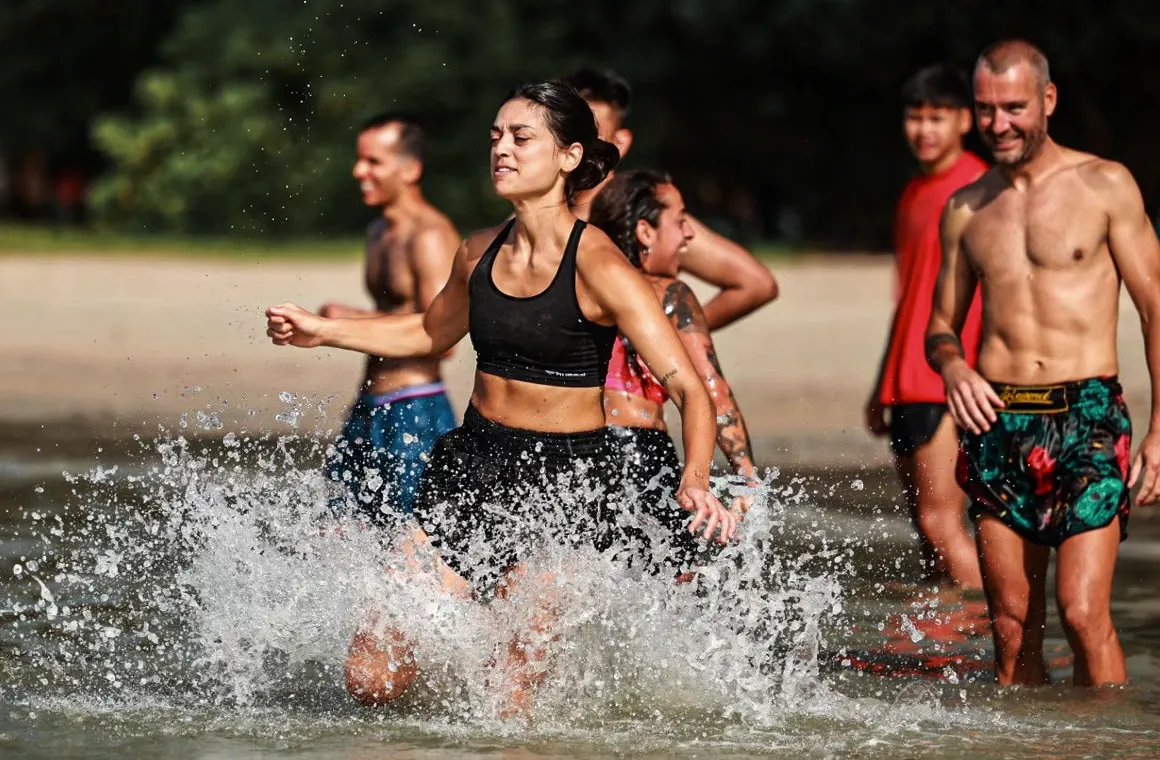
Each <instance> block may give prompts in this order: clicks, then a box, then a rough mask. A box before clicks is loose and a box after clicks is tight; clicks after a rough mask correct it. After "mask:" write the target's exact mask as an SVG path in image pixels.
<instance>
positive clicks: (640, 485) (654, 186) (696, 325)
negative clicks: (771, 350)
mask: <svg viewBox="0 0 1160 760" xmlns="http://www.w3.org/2000/svg"><path fill="white" fill-rule="evenodd" d="M589 221H590V222H591V223H592V225H593V226H594V227H598V228H600V229H601V230H603V231H604V233H605V234H607V235H608V237H609V238H611V239H612V241H613V242H614V243H616V244H617V245H618V246H619V247H620V250H621V251H622V252H623V253H624V255H625V256H626V257H627V258H628V260H629V262H631V263H632V265H633V266H634V267H636V268H637V269H638V270H640V271H641V273H642V274H644V277H645V280H646V281H648V283H649V286H650V289H651V291H652V293H651V294H652V296H653V297H654V298H655V299H656V300H657V301H659V302H660V303H661V305H662V307H663V309H664V312H665V314H667V315H668V318H669V321H670V322H671V323H672V325H673V327H674V328H676V330H677V334H678V335H679V336H680V338H681V342H682V343H683V344H684V346H685V350H686V351H687V352H688V354H689V358H690V359H691V360H692V363H693V366H694V368H695V369H696V371H697V373H698V374H699V375H700V376H701V379H702V380H703V381H704V382H705V386H706V387H707V388H708V389H709V393H710V396H711V397H712V399H713V403H714V407H715V409H716V415H715V416H716V421H717V445H718V447H720V449H721V452H722V453H723V454H725V458H726V459H728V460H729V463H730V465H731V466H732V468H733V470H734V472H736V473H737V474H738V475H740V476H742V477H743V478H744V479H745V481H746V482H747V484H748V485H754V484H755V483H756V477H757V470H756V468H755V467H754V465H753V456H752V450H751V448H750V444H749V431H748V430H747V429H746V426H745V418H744V417H743V416H742V414H741V409H740V407H739V406H738V405H737V400H736V399H735V398H734V397H733V391H732V389H731V388H730V387H729V383H728V382H727V381H726V379H725V375H724V373H722V372H721V365H720V363H719V362H718V361H717V352H716V349H715V348H714V346H713V338H712V337H711V336H710V334H709V325H708V323H707V321H706V319H705V312H704V310H703V309H702V308H701V303H700V301H698V300H697V296H696V295H694V293H693V291H692V289H691V288H689V286H688V285H686V284H685V283H683V282H681V281H680V280H679V279H677V273H678V272H679V271H680V255H681V251H682V249H683V248H684V247H685V246H686V245H687V244H688V242H689V240H691V239H692V237H693V230H692V227H691V226H690V225H689V223H688V221H687V219H686V211H685V203H684V199H683V198H682V197H681V193H680V191H679V190H677V188H676V187H675V186H674V185H673V182H672V179H671V178H669V176H668V175H666V174H662V173H659V172H654V171H648V170H636V171H629V172H618V173H617V174H616V176H615V177H613V178H612V179H611V180H609V181H608V182H607V184H605V186H604V188H603V189H602V190H601V191H600V194H599V195H597V196H596V199H595V200H594V201H593V203H592V211H591V215H590V217H589ZM633 345H634V344H633V342H632V340H631V339H630V338H629V337H627V336H625V335H623V334H622V335H619V336H617V342H616V344H615V345H614V347H613V353H612V361H611V363H610V364H609V367H608V377H607V379H606V381H605V384H604V412H605V419H606V420H607V421H608V425H609V426H610V429H611V431H612V432H613V434H614V437H615V439H616V441H617V442H618V444H619V445H620V447H621V452H622V456H623V458H624V465H625V472H624V487H625V490H626V492H627V496H628V498H629V499H630V500H633V501H635V502H636V503H638V504H640V505H641V506H642V507H643V508H644V509H643V512H645V513H646V514H649V515H651V516H652V517H654V518H655V519H657V520H658V521H659V522H660V523H661V524H662V525H668V526H672V525H675V524H676V523H678V522H679V521H680V520H681V516H680V513H679V512H678V511H677V509H676V508H675V506H674V505H673V503H672V494H673V493H674V492H675V491H676V489H677V487H678V485H679V482H678V479H677V473H679V472H680V469H681V468H680V463H679V461H678V459H677V451H676V448H675V447H674V446H673V439H672V438H671V437H669V434H668V431H667V428H666V426H665V417H664V405H665V402H666V401H667V400H669V393H668V391H667V389H666V388H665V387H664V386H663V385H662V384H660V383H659V382H657V378H656V375H655V374H654V373H653V372H652V371H650V369H649V364H648V362H647V360H643V359H642V357H641V355H640V353H638V352H637V350H636V349H635V348H634V347H633ZM735 506H736V512H737V513H738V516H739V517H740V516H741V515H742V514H743V513H744V511H745V510H746V509H747V508H748V502H747V501H746V500H744V499H739V500H738V501H737V503H736V505H735ZM667 533H668V534H669V535H672V536H673V539H674V542H673V543H672V544H671V545H669V546H664V545H662V546H658V547H655V548H653V549H651V550H649V551H648V556H649V562H650V564H651V565H653V566H654V568H655V567H664V568H666V569H667V570H669V571H670V572H675V573H678V574H680V573H684V572H687V571H689V570H691V569H692V566H693V563H694V560H695V555H696V554H697V549H698V547H697V544H696V542H694V541H690V540H688V537H687V534H684V535H682V534H681V533H680V532H678V531H676V530H673V531H668V532H667ZM662 535H664V533H662Z"/></svg>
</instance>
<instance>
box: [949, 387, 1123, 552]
mask: <svg viewBox="0 0 1160 760" xmlns="http://www.w3.org/2000/svg"><path fill="white" fill-rule="evenodd" d="M993 385H994V388H995V391H996V393H998V394H999V398H1000V399H1002V400H1003V402H1004V403H1005V406H1004V407H1003V408H1002V409H999V410H996V411H997V412H998V417H999V419H998V421H997V422H995V423H994V424H992V425H991V429H990V430H988V431H986V432H984V433H982V434H981V435H975V434H974V433H971V432H969V431H966V430H964V431H962V432H961V434H960V436H959V459H958V468H957V473H956V474H957V479H958V482H959V485H960V486H961V487H962V489H963V490H964V491H965V492H966V493H967V496H968V497H969V498H970V500H971V517H972V519H975V520H978V519H979V517H980V516H981V515H984V514H986V515H991V516H992V517H995V518H997V519H998V520H999V521H1000V522H1002V523H1003V524H1004V525H1006V526H1007V527H1009V528H1011V529H1012V530H1014V531H1015V532H1016V533H1018V534H1020V535H1021V536H1023V538H1025V539H1027V540H1029V541H1033V542H1035V543H1038V544H1046V545H1048V546H1053V547H1058V546H1059V545H1060V544H1062V543H1063V542H1064V541H1065V540H1067V539H1068V538H1070V537H1072V536H1074V535H1076V534H1078V533H1083V532H1085V531H1089V530H1096V529H1097V528H1103V527H1105V526H1106V525H1108V524H1109V523H1111V521H1112V520H1113V519H1115V518H1116V517H1117V516H1119V518H1120V540H1123V539H1125V538H1127V536H1128V532H1127V531H1128V511H1129V509H1130V505H1129V499H1128V485H1127V478H1128V467H1129V460H1130V456H1131V449H1132V422H1131V420H1130V419H1129V417H1128V407H1127V405H1126V404H1124V398H1123V392H1122V390H1121V388H1120V383H1119V382H1118V380H1117V379H1116V378H1115V377H1097V378H1091V379H1088V380H1079V381H1076V382H1069V383H1059V384H1056V385H1043V386H1026V385H1006V384H1001V383H1000V384H993Z"/></svg>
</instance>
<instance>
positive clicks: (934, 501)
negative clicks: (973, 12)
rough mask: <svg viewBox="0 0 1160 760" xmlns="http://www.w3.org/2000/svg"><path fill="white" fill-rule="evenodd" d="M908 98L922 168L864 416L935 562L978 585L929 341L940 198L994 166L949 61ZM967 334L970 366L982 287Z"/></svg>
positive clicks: (903, 224)
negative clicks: (882, 439)
mask: <svg viewBox="0 0 1160 760" xmlns="http://www.w3.org/2000/svg"><path fill="white" fill-rule="evenodd" d="M902 101H903V103H902V104H903V109H904V115H903V126H904V132H905V135H906V141H907V143H908V144H909V146H910V149H911V151H912V152H913V153H914V156H915V158H916V159H917V160H918V164H919V168H920V170H921V172H920V174H919V175H918V176H916V177H915V178H914V179H912V180H911V181H910V183H909V184H907V186H906V189H905V190H904V191H903V193H902V197H901V199H900V200H899V203H898V208H897V212H896V215H895V221H894V241H895V245H894V248H895V263H896V264H897V273H898V280H897V284H896V287H897V288H898V290H897V299H898V305H897V307H896V310H895V312H894V321H893V323H892V326H891V330H890V337H889V339H888V341H887V344H886V352H885V354H884V356H883V357H882V365H881V367H880V369H879V373H878V380H877V381H876V383H875V385H874V389H873V391H872V392H871V394H870V399H869V400H868V401H867V403H866V424H867V427H868V428H869V429H870V432H871V433H872V434H873V435H876V436H886V435H889V436H890V445H891V448H892V449H893V451H894V458H895V466H896V468H897V471H898V475H899V479H900V480H901V481H902V488H903V491H904V492H905V494H906V500H907V504H908V506H909V507H910V509H911V514H912V515H913V516H914V521H915V523H916V525H917V527H918V532H919V536H920V537H921V540H922V544H923V551H924V554H925V555H926V557H927V560H928V562H929V563H930V564H931V565H933V568H932V569H933V570H934V571H935V573H936V574H938V575H941V576H943V577H947V578H949V580H951V581H952V582H953V583H955V584H957V585H959V586H962V587H964V588H980V587H981V586H982V579H981V577H980V575H979V561H978V558H977V556H976V552H975V545H974V541H973V540H972V539H971V536H970V534H969V533H968V532H967V529H966V525H965V522H964V504H965V496H964V494H963V492H962V490H961V489H960V488H959V486H958V484H957V483H956V481H955V460H956V457H957V455H958V431H957V430H956V428H955V423H954V421H953V420H952V419H951V417H950V415H949V414H948V413H947V407H946V394H945V391H944V386H943V382H942V378H940V377H939V376H938V374H936V373H935V372H934V370H932V369H930V367H929V366H928V365H927V362H926V356H925V353H924V340H925V338H926V325H927V322H928V321H929V319H930V311H931V301H932V298H933V294H934V286H935V280H936V279H937V278H938V271H939V265H940V263H941V260H942V252H941V249H940V247H939V220H940V219H941V217H942V211H943V207H944V206H945V205H946V203H947V200H948V199H949V198H950V196H951V194H953V193H954V192H955V191H956V190H958V189H959V188H961V187H963V186H964V185H968V184H970V183H971V182H974V181H975V180H976V179H977V178H978V177H979V176H980V175H981V174H982V173H983V172H984V171H985V170H986V168H987V167H986V164H985V163H984V162H983V161H982V159H980V158H979V157H978V156H976V155H974V154H973V153H970V152H969V151H967V150H965V149H964V148H963V138H964V136H965V135H966V134H967V133H968V132H969V131H970V129H971V110H970V109H971V95H970V89H969V87H968V85H967V82H966V79H965V77H963V75H962V74H960V73H958V72H957V71H954V70H953V69H950V68H947V67H945V66H932V67H929V68H925V69H923V70H921V71H919V72H918V73H917V74H915V75H914V76H913V77H911V78H910V79H909V80H908V81H907V82H906V84H905V85H904V86H903V89H902ZM962 343H963V347H964V350H965V351H966V353H967V357H968V361H969V362H971V363H972V365H973V364H974V361H975V354H976V352H977V350H978V343H979V296H978V293H976V294H975V299H974V302H973V303H972V305H971V310H970V313H969V314H968V316H967V322H966V325H965V327H964V328H963V335H962ZM888 415H889V419H888Z"/></svg>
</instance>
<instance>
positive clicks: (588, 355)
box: [468, 219, 616, 388]
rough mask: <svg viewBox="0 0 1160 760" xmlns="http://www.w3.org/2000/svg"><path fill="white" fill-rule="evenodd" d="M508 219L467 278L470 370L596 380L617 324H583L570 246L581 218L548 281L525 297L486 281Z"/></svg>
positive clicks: (600, 379)
mask: <svg viewBox="0 0 1160 760" xmlns="http://www.w3.org/2000/svg"><path fill="white" fill-rule="evenodd" d="M514 224H515V219H512V220H511V221H510V222H508V223H507V225H505V226H504V228H503V231H502V232H500V233H499V235H498V236H497V237H496V239H495V240H494V241H492V244H491V245H490V246H488V249H487V251H486V252H485V253H484V254H483V258H481V259H480V260H479V263H478V264H476V266H475V271H474V272H472V273H471V279H470V281H469V282H468V292H469V293H470V298H471V308H470V312H469V320H470V321H469V323H468V324H469V330H470V334H471V343H472V346H473V347H474V348H475V354H476V366H477V368H478V369H479V371H480V372H486V373H487V374H489V375H495V376H496V377H503V378H507V379H509V380H522V381H523V382H526V383H536V384H538V385H554V386H563V387H567V388H593V387H599V386H602V385H603V384H604V378H605V375H607V373H608V360H609V359H610V358H611V356H612V343H613V341H614V340H615V339H616V327H615V326H609V327H605V326H603V325H598V324H596V323H595V322H590V321H589V320H588V319H586V318H585V317H584V314H583V312H581V311H580V304H579V303H578V302H577V300H576V248H577V247H578V246H579V244H580V235H581V233H582V232H583V231H584V228H585V227H586V226H587V225H586V223H585V222H583V221H580V220H576V224H575V226H573V227H572V234H571V235H570V236H569V238H568V245H567V247H566V248H565V249H564V257H563V258H562V259H561V260H560V268H559V269H557V270H556V276H555V277H554V278H553V279H552V282H551V284H550V285H548V287H547V288H546V289H545V290H544V291H543V292H541V293H539V294H537V295H534V296H529V297H527V298H518V297H516V296H510V295H508V294H506V293H503V292H502V291H500V289H499V288H497V287H496V285H495V281H494V280H493V279H492V268H493V266H494V264H495V257H496V256H497V255H498V254H499V249H500V248H501V247H502V246H503V243H504V241H505V240H507V236H508V234H509V233H510V232H511V229H512V225H514Z"/></svg>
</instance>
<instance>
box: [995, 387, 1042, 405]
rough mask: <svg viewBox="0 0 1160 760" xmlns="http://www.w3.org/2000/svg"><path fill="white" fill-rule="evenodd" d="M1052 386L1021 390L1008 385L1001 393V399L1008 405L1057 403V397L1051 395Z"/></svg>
mask: <svg viewBox="0 0 1160 760" xmlns="http://www.w3.org/2000/svg"><path fill="white" fill-rule="evenodd" d="M1052 390H1053V389H1052V388H1048V389H1047V390H1034V391H1031V390H1020V389H1018V388H1012V387H1011V386H1007V387H1006V388H1004V389H1003V392H1002V393H1000V394H999V400H1000V401H1002V402H1003V403H1004V404H1006V405H1007V406H1011V405H1012V404H1041V405H1043V406H1051V405H1053V404H1055V399H1053V398H1052V397H1051V391H1052Z"/></svg>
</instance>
